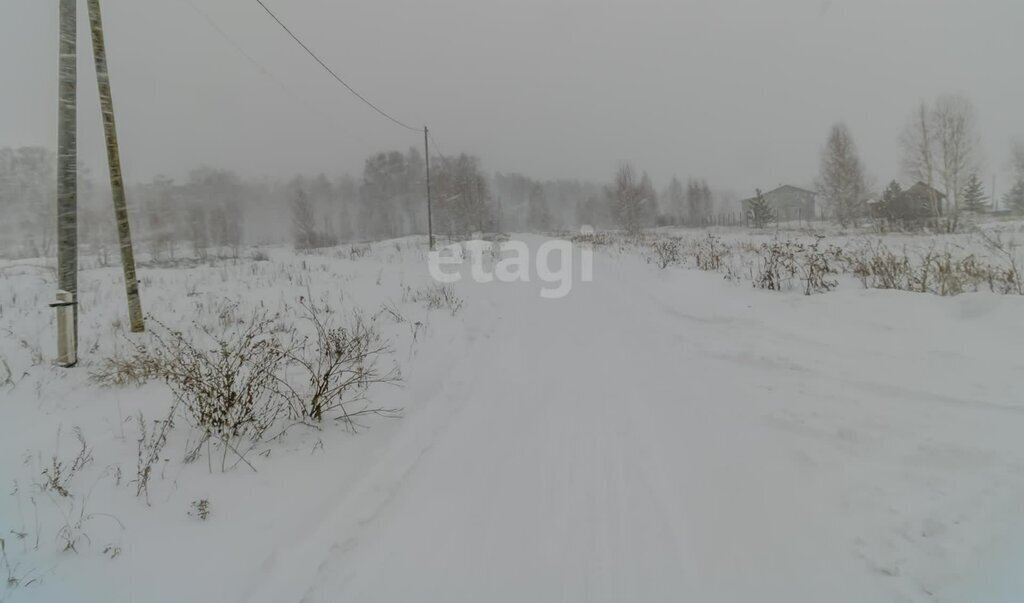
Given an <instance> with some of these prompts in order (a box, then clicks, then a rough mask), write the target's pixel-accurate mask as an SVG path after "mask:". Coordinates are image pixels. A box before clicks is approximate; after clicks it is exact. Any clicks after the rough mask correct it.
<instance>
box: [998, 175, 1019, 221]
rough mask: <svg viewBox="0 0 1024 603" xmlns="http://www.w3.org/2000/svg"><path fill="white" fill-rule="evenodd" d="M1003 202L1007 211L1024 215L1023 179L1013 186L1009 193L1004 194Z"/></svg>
mask: <svg viewBox="0 0 1024 603" xmlns="http://www.w3.org/2000/svg"><path fill="white" fill-rule="evenodd" d="M1003 202H1004V203H1005V204H1006V207H1008V208H1009V209H1011V210H1013V211H1015V212H1017V213H1019V214H1024V178H1022V179H1020V180H1018V181H1017V184H1015V185H1013V188H1012V189H1010V192H1008V193H1006V197H1004V198H1003Z"/></svg>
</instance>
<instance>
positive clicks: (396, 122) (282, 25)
mask: <svg viewBox="0 0 1024 603" xmlns="http://www.w3.org/2000/svg"><path fill="white" fill-rule="evenodd" d="M256 2H257V3H258V4H259V5H260V6H262V7H263V10H265V11H266V12H267V14H268V15H270V17H271V18H272V19H273V20H274V21H276V22H277V24H278V25H280V26H281V29H283V30H284V31H285V32H287V33H288V35H289V36H291V38H292V39H293V40H295V42H296V43H298V45H299V46H301V47H302V49H303V50H305V51H306V53H307V54H309V56H311V57H313V60H315V61H316V62H317V63H319V64H320V66H321V67H323V68H324V70H326V71H327V73H329V74H330V75H331V77H333V78H334V79H335V80H337V81H338V83H339V84H341V85H342V86H344V87H345V88H346V89H347V90H348V91H349V92H351V93H352V94H353V95H355V97H356V98H358V99H359V100H361V101H363V102H364V103H365V104H366V105H367V106H369V107H370V108H371V109H373V110H374V111H376V112H377V113H379V114H381V115H382V116H384V117H386V118H387V119H389V120H391V121H392V122H394V123H395V124H397V125H398V126H401V127H403V128H405V129H407V130H410V131H413V132H422V131H423V130H422V129H421V128H414V127H412V126H410V125H409V124H407V123H405V122H403V121H400V120H399V119H397V118H395V117H393V116H392V115H390V114H389V113H387V112H386V111H384V110H383V109H381V108H380V107H378V106H377V105H375V104H373V103H372V102H370V100H369V99H367V98H366V97H365V96H363V95H362V94H360V93H359V92H358V91H357V90H356V89H355V88H353V87H352V86H350V85H349V84H348V82H346V81H345V80H344V79H342V78H341V76H339V75H338V74H337V73H335V72H334V70H333V69H331V68H330V67H328V66H327V63H325V62H324V61H323V60H322V59H321V58H320V57H318V56H317V55H316V53H315V52H313V51H312V50H311V49H310V48H309V46H307V45H306V44H305V42H303V41H302V40H301V39H299V37H298V36H297V35H295V33H294V32H292V30H291V29H289V28H288V26H287V25H285V24H284V22H283V21H281V19H279V18H278V17H277V15H275V14H274V12H273V11H271V10H270V8H269V7H267V5H266V4H264V3H263V0H256Z"/></svg>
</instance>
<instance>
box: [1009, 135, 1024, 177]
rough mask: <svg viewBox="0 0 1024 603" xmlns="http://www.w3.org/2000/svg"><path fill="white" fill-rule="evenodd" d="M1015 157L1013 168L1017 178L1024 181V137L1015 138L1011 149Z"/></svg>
mask: <svg viewBox="0 0 1024 603" xmlns="http://www.w3.org/2000/svg"><path fill="white" fill-rule="evenodd" d="M1011 153H1012V158H1013V170H1014V172H1015V173H1016V175H1017V180H1021V181H1024V138H1021V139H1018V140H1015V141H1014V142H1013V147H1012V149H1011Z"/></svg>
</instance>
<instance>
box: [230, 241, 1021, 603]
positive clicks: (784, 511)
mask: <svg viewBox="0 0 1024 603" xmlns="http://www.w3.org/2000/svg"><path fill="white" fill-rule="evenodd" d="M538 289H539V283H533V284H523V283H519V284H499V283H491V284H473V283H471V282H467V281H463V282H462V283H460V284H459V285H457V290H458V292H459V294H460V295H462V296H463V297H464V298H465V299H466V310H465V311H464V314H463V315H460V317H461V318H462V319H463V320H465V321H466V322H467V324H468V325H469V326H468V327H467V332H468V333H470V335H469V337H468V338H467V341H465V342H464V343H463V344H462V345H460V346H459V349H461V353H460V355H459V357H458V358H457V359H455V360H454V361H453V362H451V363H450V365H449V369H448V370H447V372H446V374H445V375H443V376H436V375H435V376H434V377H433V378H432V379H434V381H432V383H434V387H431V388H426V387H423V388H422V391H424V392H427V391H429V392H430V395H429V398H428V399H424V400H421V401H420V402H418V403H417V404H418V405H419V406H420V408H419V410H417V411H416V412H414V413H411V414H410V415H409V416H408V417H407V418H406V419H403V421H402V422H401V424H400V425H399V426H398V427H397V429H396V433H395V435H394V437H393V439H392V441H391V442H390V443H389V445H388V447H387V449H386V451H385V452H383V453H382V454H381V455H380V456H379V458H378V460H377V461H376V463H375V464H374V465H373V467H372V468H371V469H369V470H368V472H367V474H366V475H365V476H363V477H362V478H361V479H359V480H358V481H357V482H356V483H355V484H354V485H353V486H352V487H351V488H344V489H341V490H340V491H339V492H338V494H337V499H336V500H332V501H328V503H327V504H325V505H324V508H325V509H326V510H325V511H324V513H322V514H321V515H311V516H309V517H307V518H305V519H304V520H303V522H302V525H301V526H299V527H298V528H297V529H295V530H294V531H293V532H292V533H291V534H290V535H289V537H288V538H287V539H285V541H282V542H280V543H279V544H278V545H276V546H275V547H274V551H273V553H271V554H270V555H268V556H267V558H266V559H265V560H264V562H263V563H262V564H261V565H260V567H259V568H258V571H255V573H254V575H253V577H252V580H251V581H250V582H249V584H248V585H247V588H246V589H245V590H244V592H242V593H241V596H240V600H243V601H254V602H262V601H266V602H275V603H279V602H281V601H300V600H301V601H353V602H355V601H358V602H368V601H388V602H391V601H394V602H397V601H446V602H451V601H464V602H479V601H510V602H511V601H516V602H523V601H595V602H596V601H785V602H792V601H860V602H862V601H1019V600H1024V581H1022V580H1021V579H1020V578H1019V577H1016V576H1018V574H1019V573H1020V572H1019V570H1020V567H1021V565H1022V564H1024V529H1021V528H1022V517H1024V515H1022V513H1021V512H1022V503H1024V436H1022V434H1024V389H1022V381H1021V379H1022V376H1024V353H1022V352H1024V343H1022V342H1024V304H1022V303H1021V300H1020V299H1017V298H1012V297H997V296H992V295H964V296H961V297H957V298H952V299H943V298H937V297H932V296H927V295H918V294H907V293H897V292H878V291H864V290H858V289H857V288H856V287H855V286H853V285H852V284H850V285H844V287H842V288H841V289H840V290H838V291H837V292H834V293H831V294H827V295H818V296H812V297H803V296H799V295H797V294H778V293H770V292H760V291H755V290H752V289H750V288H749V286H746V285H735V284H730V283H726V282H723V281H722V280H721V278H720V277H719V276H717V275H709V274H703V273H698V272H693V271H685V270H678V269H675V270H673V269H670V270H666V271H659V270H657V269H656V268H654V267H652V266H649V265H646V264H644V263H643V262H642V261H641V260H639V259H637V258H630V257H618V258H613V257H607V256H605V255H604V254H599V255H598V257H597V261H596V265H595V277H594V282H592V283H576V284H575V288H574V290H573V292H572V294H571V295H570V296H569V297H567V298H565V299H562V300H545V299H541V298H540V297H539V296H538V295H537V293H538ZM421 386H422V384H420V383H417V381H416V379H415V378H414V379H413V380H412V381H411V382H410V383H409V385H408V387H409V388H410V389H411V390H416V388H419V387H421Z"/></svg>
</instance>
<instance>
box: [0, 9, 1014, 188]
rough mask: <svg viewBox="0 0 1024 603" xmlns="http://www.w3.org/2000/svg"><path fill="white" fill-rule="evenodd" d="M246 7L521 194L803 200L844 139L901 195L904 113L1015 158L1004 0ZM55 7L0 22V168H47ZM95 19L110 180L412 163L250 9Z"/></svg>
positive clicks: (991, 162)
mask: <svg viewBox="0 0 1024 603" xmlns="http://www.w3.org/2000/svg"><path fill="white" fill-rule="evenodd" d="M190 2H191V3H192V4H190ZM267 3H268V5H270V6H271V7H272V8H273V9H275V10H276V11H277V12H278V15H279V16H280V17H281V18H282V19H283V20H284V21H285V22H286V23H287V24H289V26H291V27H292V29H293V30H294V31H296V33H298V34H299V35H300V36H301V37H303V38H304V39H305V41H306V42H307V43H308V44H309V45H310V46H311V47H312V48H313V49H314V50H315V51H316V52H318V53H319V54H320V55H321V57H322V58H323V59H324V60H325V61H326V62H327V63H328V64H329V65H331V66H332V67H333V68H334V69H335V70H336V71H337V72H339V73H340V74H341V75H342V77H345V78H346V79H347V80H348V81H349V82H350V83H351V84H352V85H354V86H355V87H356V88H357V89H358V90H360V91H361V92H362V93H363V94H365V95H366V96H368V97H369V98H370V99H371V100H373V101H374V102H376V103H378V104H379V105H381V106H382V107H383V108H384V109H385V110H386V111H388V112H391V113H392V114H394V115H395V116H396V117H398V118H399V119H401V120H404V121H407V122H410V123H412V124H415V125H420V124H424V123H426V124H428V125H429V126H430V127H431V129H432V131H434V132H435V134H436V136H437V139H438V142H439V143H440V145H441V147H442V149H443V150H444V151H445V152H446V153H452V152H456V151H460V150H466V151H470V152H474V153H477V154H479V155H480V156H481V157H482V159H483V161H484V165H485V166H486V167H487V168H488V169H492V170H501V171H520V172H523V173H525V174H527V175H530V176H533V177H537V178H554V177H575V178H588V179H595V180H607V179H608V178H610V174H611V173H612V171H613V170H614V168H615V166H616V164H617V163H618V162H619V161H620V160H630V161H633V162H634V163H635V164H636V165H637V166H638V167H640V168H643V169H646V170H648V171H649V172H650V173H651V176H652V177H653V178H654V179H655V181H656V182H657V183H658V184H659V185H660V184H663V183H664V182H665V181H666V180H667V179H668V178H669V177H671V176H672V175H673V174H678V175H679V176H680V177H683V178H685V177H688V176H699V177H705V178H708V179H709V180H710V181H711V183H712V185H714V186H718V187H722V188H726V189H731V190H734V191H737V192H741V193H744V192H747V191H749V190H750V189H752V188H753V187H754V186H761V187H771V186H773V185H775V184H778V183H780V182H792V183H797V184H807V183H810V182H811V181H812V180H813V178H814V176H815V173H816V171H817V162H818V152H819V150H820V148H821V146H822V145H823V143H824V140H825V136H826V133H827V129H828V127H829V126H830V125H831V123H833V122H834V121H837V120H845V121H846V122H847V124H848V125H849V126H850V128H851V130H852V132H853V135H854V137H855V139H856V140H857V143H858V145H859V147H860V151H861V155H862V158H863V159H864V161H865V163H866V164H867V167H868V169H869V171H870V172H871V174H872V175H873V176H875V177H876V178H877V180H878V181H879V182H880V183H884V182H887V181H888V180H889V179H891V178H892V177H894V176H898V175H899V173H898V172H899V158H900V148H899V145H898V135H899V132H900V130H901V129H902V127H903V124H904V123H905V121H906V119H907V117H908V115H909V113H910V111H911V109H912V107H913V105H914V104H915V103H916V102H917V101H919V100H921V99H931V98H934V97H935V96H936V95H938V94H941V93H944V92H963V93H966V94H967V95H968V96H969V97H970V98H971V99H972V100H973V101H974V104H975V107H976V108H977V111H978V116H979V121H980V124H981V129H982V135H983V142H984V147H985V156H986V163H985V166H986V173H987V174H990V173H991V172H993V171H1000V170H1002V169H1003V168H1004V167H1005V164H1006V162H1007V156H1008V148H1009V144H1010V140H1011V139H1012V138H1014V137H1016V136H1024V76H1022V73H1021V68H1020V60H1021V57H1022V56H1024V35H1022V33H1021V26H1022V25H1024V2H1021V0H977V1H975V2H967V1H966V0H856V1H853V0H832V1H827V0H826V1H822V0H773V1H768V0H674V1H670V0H629V1H627V0H433V1H430V2H426V1H424V0H346V1H344V2H339V1H338V0H267ZM193 5H194V6H198V7H200V9H201V10H202V11H203V12H205V13H207V14H208V15H209V16H210V17H211V18H212V19H213V20H215V21H216V22H217V23H218V24H219V25H220V27H221V28H223V30H224V31H225V32H226V33H227V35H228V36H229V37H230V38H231V39H232V40H234V42H235V43H237V44H238V45H239V46H240V47H242V48H243V49H244V50H245V52H246V53H248V54H249V55H250V56H251V57H252V58H253V59H254V60H255V61H256V62H258V63H259V64H260V65H262V66H264V67H265V68H266V70H267V71H269V72H270V73H271V74H272V75H270V76H268V75H265V74H264V73H262V72H261V70H260V69H259V68H257V67H255V66H254V65H253V64H251V63H250V62H249V60H248V59H246V58H245V57H244V56H243V55H242V54H240V53H239V51H238V50H237V49H236V48H235V47H233V46H232V45H231V44H230V43H229V42H227V41H225V40H224V39H223V38H222V37H220V35H219V34H218V32H217V31H216V30H215V29H214V28H213V27H211V26H210V25H209V23H207V22H206V21H205V20H204V19H203V17H202V16H200V14H199V13H198V12H197V11H196V10H195V9H194V8H193ZM56 6H57V1H56V0H0V15H2V18H0V56H3V57H4V59H3V60H2V61H0V82H2V84H0V85H2V86H3V93H2V94H0V146H20V145H28V144H33V145H47V146H50V147H53V146H55V139H56V61H57V53H56V48H57V40H56V37H57V8H56ZM103 6H104V17H105V21H106V28H107V39H108V52H109V53H110V64H111V75H112V78H113V85H114V98H115V103H116V107H117V111H118V119H119V127H120V133H121V138H122V144H123V146H122V152H123V155H124V157H125V171H126V175H127V176H128V178H129V180H139V179H148V178H149V177H151V176H153V175H154V174H157V173H165V174H169V175H171V176H175V177H181V176H182V175H183V174H185V173H186V172H187V170H188V169H189V168H191V167H194V166H197V165H199V164H203V163H206V164H213V165H217V166H223V167H228V168H231V169H235V170H237V171H239V172H241V173H243V174H245V175H248V176H258V175H262V174H265V175H267V176H270V177H275V178H276V177H287V176H290V175H292V174H294V173H296V172H299V171H301V172H307V173H312V172H320V171H324V172H327V173H330V174H338V173H341V172H343V171H352V172H353V173H357V172H358V171H359V170H360V169H361V166H362V160H363V158H364V157H365V156H366V155H367V154H368V153H370V152H373V151H377V150H384V149H390V148H405V147H408V146H409V145H421V144H422V139H421V138H422V137H417V136H416V135H415V134H412V133H409V132H406V131H403V130H400V129H398V128H397V127H395V126H394V125H392V124H391V123H389V122H387V121H386V120H384V119H383V118H381V117H379V116H378V115H376V114H375V113H373V112H372V111H371V110H370V109H368V108H367V107H365V106H363V105H361V104H360V103H359V102H358V101H357V100H356V99H354V98H353V97H352V96H351V95H349V94H348V93H347V92H346V91H345V90H343V89H342V88H341V87H340V86H339V85H337V84H336V83H335V82H334V81H333V80H331V79H330V78H329V77H328V76H327V75H326V74H325V73H323V72H322V71H320V70H319V67H318V66H317V65H316V64H315V63H313V62H312V60H311V59H310V58H309V57H307V56H306V55H304V54H303V53H302V51H301V49H299V48H298V46H296V45H295V44H294V43H293V42H292V41H291V40H290V39H288V38H287V37H286V36H285V34H284V32H282V31H281V30H279V29H278V28H277V26H276V25H275V24H274V23H273V22H272V21H271V20H270V19H269V17H268V16H267V15H266V14H265V13H263V11H262V10H261V9H260V8H259V6H258V5H257V4H256V2H255V0H103ZM79 19H80V26H81V27H80V37H79V44H80V47H79V50H80V53H79V54H80V57H81V59H80V63H79V65H80V67H79V78H80V83H79V97H80V111H81V113H80V137H81V138H80V153H81V156H82V159H83V161H85V162H86V164H87V165H88V166H89V167H90V169H92V170H93V172H94V173H95V174H96V175H97V176H100V177H102V176H103V173H102V171H103V170H105V169H106V164H105V161H104V157H103V152H102V142H101V139H102V133H101V130H100V121H99V115H98V109H97V102H96V84H95V80H94V74H93V70H92V65H91V58H90V54H89V53H90V52H91V47H90V46H89V43H90V42H89V37H88V33H87V30H86V28H85V25H86V17H85V1H84V0H80V16H79ZM281 85H283V86H284V87H285V88H286V89H287V91H286V90H282V87H281ZM986 181H987V178H986ZM1007 184H1008V183H1006V182H1005V181H1004V183H1003V186H1002V189H1003V190H1005V189H1006V186H1007Z"/></svg>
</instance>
